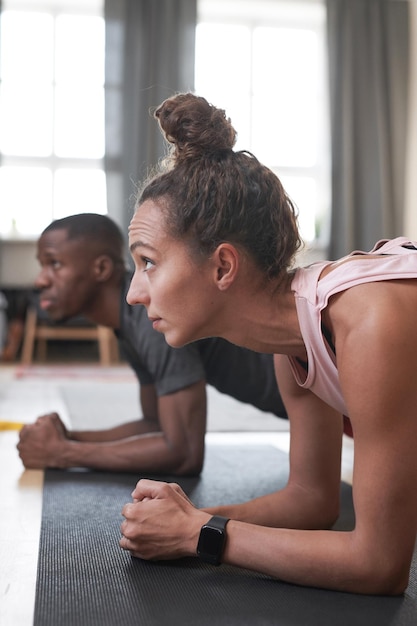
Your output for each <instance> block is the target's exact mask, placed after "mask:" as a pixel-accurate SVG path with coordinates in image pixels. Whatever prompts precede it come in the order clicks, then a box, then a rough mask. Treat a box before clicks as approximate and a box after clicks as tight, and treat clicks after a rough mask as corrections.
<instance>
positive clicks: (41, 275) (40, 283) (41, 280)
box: [35, 267, 51, 289]
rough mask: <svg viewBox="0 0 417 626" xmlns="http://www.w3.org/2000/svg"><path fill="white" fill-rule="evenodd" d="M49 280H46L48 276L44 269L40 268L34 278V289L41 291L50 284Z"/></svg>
mask: <svg viewBox="0 0 417 626" xmlns="http://www.w3.org/2000/svg"><path fill="white" fill-rule="evenodd" d="M50 282H51V281H50V280H49V278H48V274H47V271H46V268H44V267H43V268H42V269H40V270H39V272H38V275H37V276H36V278H35V287H36V289H43V288H44V287H47V286H48V285H49V284H50Z"/></svg>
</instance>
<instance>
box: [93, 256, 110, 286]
mask: <svg viewBox="0 0 417 626" xmlns="http://www.w3.org/2000/svg"><path fill="white" fill-rule="evenodd" d="M113 270H114V263H113V260H112V259H111V258H110V257H109V256H108V255H107V254H101V255H100V256H98V257H96V258H95V259H94V261H93V272H94V276H95V279H96V281H97V282H100V283H104V282H106V280H108V279H109V278H110V277H111V276H112V274H113Z"/></svg>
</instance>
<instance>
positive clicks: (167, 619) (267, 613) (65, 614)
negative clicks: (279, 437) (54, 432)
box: [34, 445, 417, 626]
mask: <svg viewBox="0 0 417 626" xmlns="http://www.w3.org/2000/svg"><path fill="white" fill-rule="evenodd" d="M287 475H288V457H287V455H286V454H284V453H282V452H280V451H278V450H277V449H275V448H273V447H272V446H247V445H246V446H239V447H238V446H221V445H217V446H215V445H209V446H208V447H207V452H206V462H205V466H204V471H203V473H202V475H201V476H200V477H199V478H185V479H180V480H178V479H175V480H177V482H179V483H180V484H181V485H182V487H183V488H184V490H185V491H186V492H187V494H188V495H189V496H190V497H191V499H192V500H193V501H194V502H195V504H197V505H198V506H210V505H214V504H216V503H219V504H220V503H226V502H240V501H245V500H247V499H249V498H253V497H255V496H258V495H262V494H265V493H269V492H271V491H273V490H274V489H277V488H279V487H281V486H283V485H284V484H285V481H286V478H287ZM138 478H139V477H138V476H136V475H133V474H116V473H104V472H103V473H100V472H88V471H81V470H80V471H59V470H56V471H54V470H48V471H47V472H46V473H45V484H44V494H43V512H42V525H41V537H40V548H39V562H38V577H37V585H36V602H35V617H34V626H119V625H120V626H174V625H177V624H179V625H181V626H188V625H189V626H223V625H225V626H226V625H227V626H234V625H236V626H245V625H251V626H253V625H256V626H258V625H260V626H262V625H272V624H273V625H280V626H281V625H282V626H284V625H285V626H304V625H305V626H336V625H337V626H352V625H354V626H369V625H371V624H377V625H378V626H388V625H389V626H415V625H416V623H417V585H416V580H417V576H416V569H417V568H416V560H417V559H416V558H415V559H414V561H413V568H412V574H411V582H410V585H409V588H408V590H407V592H406V593H405V595H404V596H402V597H399V598H398V597H397V598H390V597H372V596H361V595H355V594H347V593H339V592H334V591H325V590H322V589H313V588H305V587H299V586H296V585H290V584H286V583H283V582H281V581H277V580H274V579H271V578H269V577H266V576H263V575H261V574H257V573H255V572H250V571H247V570H242V569H238V568H234V567H232V566H228V565H221V566H220V567H215V566H211V565H207V564H204V563H200V562H199V561H198V559H192V558H189V559H183V560H178V561H169V562H146V561H141V560H139V559H134V558H131V557H130V555H129V554H128V553H126V552H124V551H123V550H121V549H120V548H119V545H118V541H119V538H120V524H121V522H122V519H123V518H122V516H121V509H122V507H123V505H124V504H125V503H126V502H128V501H130V500H131V496H130V494H131V491H132V489H133V487H134V485H135V484H136V481H137V480H138ZM167 479H170V478H169V477H167ZM171 480H173V479H172V477H171ZM353 525H354V516H353V508H352V498H351V489H350V487H349V486H348V485H345V484H342V486H341V516H340V519H339V522H338V524H337V525H336V527H337V528H338V529H340V530H349V529H351V528H352V527H353ZM277 558H279V555H277Z"/></svg>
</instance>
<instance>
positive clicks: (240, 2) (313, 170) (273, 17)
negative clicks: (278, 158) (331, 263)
mask: <svg viewBox="0 0 417 626" xmlns="http://www.w3.org/2000/svg"><path fill="white" fill-rule="evenodd" d="M197 6H198V11H197V24H199V23H202V22H207V23H217V24H228V25H233V24H234V25H244V26H246V27H248V28H249V29H250V31H251V39H252V38H253V31H254V29H255V28H257V27H271V26H272V27H279V28H296V29H308V30H313V31H314V32H315V33H316V34H317V35H318V40H319V46H320V48H319V55H320V57H321V58H322V61H323V62H322V64H321V75H320V78H321V83H322V92H321V97H322V100H321V103H322V105H323V106H320V107H318V116H319V119H318V120H317V123H318V127H319V128H320V129H321V132H320V133H319V135H318V146H317V160H316V162H315V163H314V164H312V165H310V166H308V165H304V166H301V165H300V166H292V165H279V166H277V165H276V164H274V163H267V162H265V164H266V165H267V166H268V167H270V168H271V169H272V170H273V171H274V172H275V173H276V174H277V175H278V176H279V177H280V178H281V177H282V178H283V179H285V177H286V176H308V177H312V178H313V179H314V180H315V181H316V184H317V210H316V212H315V225H316V227H315V237H314V239H312V240H306V244H307V245H308V247H309V248H314V249H320V250H323V249H324V248H326V246H327V245H328V239H329V231H330V203H331V199H330V196H331V191H330V186H331V182H330V168H331V158H330V108H329V97H328V90H327V89H328V76H327V49H326V9H325V4H324V2H323V0H291V1H289V0H198V4H197ZM251 54H252V53H251ZM196 70H197V68H196ZM248 71H249V72H250V73H251V82H252V80H253V78H252V76H253V67H250V68H248ZM196 82H198V81H197V80H196ZM201 95H204V94H201ZM251 99H252V96H251ZM215 104H218V105H220V106H221V103H215ZM250 106H251V105H250ZM226 113H227V111H226ZM237 130H238V131H239V129H238V128H237ZM250 132H252V130H251V131H250ZM245 148H246V149H248V150H251V146H250V145H249V146H245ZM254 152H255V155H256V151H254ZM284 185H285V183H284ZM301 211H302V209H301V210H300V213H301Z"/></svg>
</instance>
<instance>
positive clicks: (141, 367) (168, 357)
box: [115, 274, 287, 417]
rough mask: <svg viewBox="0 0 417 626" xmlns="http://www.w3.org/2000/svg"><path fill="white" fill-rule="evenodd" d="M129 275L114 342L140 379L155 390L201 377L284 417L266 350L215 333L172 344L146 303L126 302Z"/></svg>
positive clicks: (173, 389) (166, 389) (173, 388)
mask: <svg viewBox="0 0 417 626" xmlns="http://www.w3.org/2000/svg"><path fill="white" fill-rule="evenodd" d="M130 279H131V276H130V275H129V274H128V275H126V277H125V281H124V285H123V289H122V292H121V302H120V329H119V330H117V331H115V334H116V337H117V339H118V341H119V347H120V350H121V352H122V354H123V355H124V357H125V358H126V360H127V361H128V363H129V364H130V366H131V367H132V369H133V370H134V371H135V373H136V375H137V377H138V379H139V382H140V384H142V385H154V386H155V390H156V393H157V395H158V396H163V395H167V394H169V393H174V392H176V391H179V390H180V389H184V388H185V387H188V386H189V385H192V384H193V383H196V382H198V381H199V380H204V381H205V382H206V383H208V384H209V385H212V386H213V387H215V388H216V389H217V390H218V391H220V392H221V393H225V394H227V395H229V396H232V397H233V398H236V399H237V400H240V401H241V402H245V403H247V404H252V405H253V406H255V407H257V408H259V409H261V410H263V411H270V412H271V413H274V414H275V415H278V416H280V417H286V416H287V415H286V411H285V408H284V406H283V403H282V400H281V396H280V394H279V391H278V386H277V382H276V378H275V372H274V364H273V356H272V354H260V353H258V352H253V351H251V350H247V349H246V348H241V347H239V346H235V345H234V344H232V343H230V342H228V341H226V340H225V339H220V338H217V337H215V338H210V339H201V340H200V341H196V342H194V343H192V344H188V345H187V346H184V347H183V348H172V347H171V346H169V345H168V344H167V342H166V341H165V337H164V335H163V334H161V333H158V332H156V331H155V330H154V329H153V328H152V323H151V322H150V321H149V318H148V315H147V312H146V309H145V307H144V306H142V305H135V306H131V305H129V304H128V303H127V302H126V294H127V291H128V288H129V284H130Z"/></svg>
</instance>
